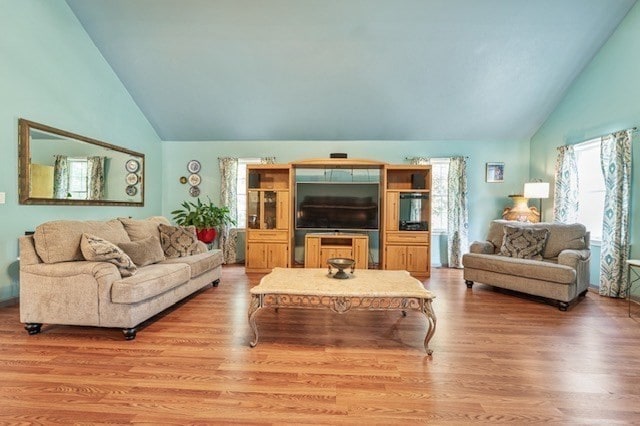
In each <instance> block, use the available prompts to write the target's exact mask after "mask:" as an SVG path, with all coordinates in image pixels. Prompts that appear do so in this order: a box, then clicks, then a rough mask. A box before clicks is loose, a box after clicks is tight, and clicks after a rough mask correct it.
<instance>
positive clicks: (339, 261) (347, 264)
mask: <svg viewBox="0 0 640 426" xmlns="http://www.w3.org/2000/svg"><path fill="white" fill-rule="evenodd" d="M327 263H328V264H329V276H330V277H332V278H335V279H338V280H346V279H348V278H350V277H351V275H349V274H347V273H346V272H344V270H345V269H348V268H351V274H353V271H355V265H356V261H355V260H354V259H347V258H344V257H332V258H331V259H328V260H327ZM331 268H336V269H337V270H338V272H336V273H335V274H333V270H332V269H331ZM331 274H333V275H331Z"/></svg>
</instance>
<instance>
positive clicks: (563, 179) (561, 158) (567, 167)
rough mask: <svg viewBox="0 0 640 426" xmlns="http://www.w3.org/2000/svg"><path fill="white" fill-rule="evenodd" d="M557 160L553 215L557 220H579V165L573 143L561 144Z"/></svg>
mask: <svg viewBox="0 0 640 426" xmlns="http://www.w3.org/2000/svg"><path fill="white" fill-rule="evenodd" d="M557 149H558V158H557V160H556V173H555V180H556V186H555V197H554V200H553V216H554V221H555V222H560V223H575V222H577V221H578V166H577V163H576V153H575V150H574V149H573V146H571V145H565V146H559V147H558V148H557Z"/></svg>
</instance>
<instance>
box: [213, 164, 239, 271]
mask: <svg viewBox="0 0 640 426" xmlns="http://www.w3.org/2000/svg"><path fill="white" fill-rule="evenodd" d="M218 165H219V166H220V182H221V185H220V203H221V204H222V205H223V206H227V207H228V208H229V216H231V218H232V219H233V220H238V203H237V195H238V189H237V180H238V159H237V158H234V157H223V158H218ZM237 244H238V238H237V231H236V230H235V228H233V225H225V226H224V227H223V228H222V229H220V248H221V249H222V254H223V256H224V262H225V263H236V261H237V251H236V247H237Z"/></svg>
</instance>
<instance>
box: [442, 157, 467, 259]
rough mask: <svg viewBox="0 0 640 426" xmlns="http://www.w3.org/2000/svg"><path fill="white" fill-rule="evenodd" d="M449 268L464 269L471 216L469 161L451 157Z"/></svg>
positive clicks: (448, 219) (448, 189)
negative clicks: (468, 182)
mask: <svg viewBox="0 0 640 426" xmlns="http://www.w3.org/2000/svg"><path fill="white" fill-rule="evenodd" d="M447 192H448V204H449V215H448V217H447V226H448V228H449V235H448V246H449V267H450V268H462V254H463V252H464V251H466V250H467V248H468V246H469V215H468V210H467V160H466V159H465V158H464V157H451V160H450V162H449V176H448V188H447Z"/></svg>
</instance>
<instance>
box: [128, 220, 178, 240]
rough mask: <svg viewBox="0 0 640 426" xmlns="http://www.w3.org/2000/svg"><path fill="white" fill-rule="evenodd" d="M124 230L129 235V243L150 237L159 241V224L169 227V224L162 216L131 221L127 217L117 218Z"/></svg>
mask: <svg viewBox="0 0 640 426" xmlns="http://www.w3.org/2000/svg"><path fill="white" fill-rule="evenodd" d="M118 220H119V221H120V222H122V225H123V226H124V229H125V230H126V231H127V234H129V238H130V239H131V241H138V240H144V239H145V238H148V237H150V236H155V237H156V238H158V241H160V230H159V229H158V225H159V224H161V223H162V224H163V225H171V222H169V220H168V219H167V218H165V217H163V216H152V217H149V218H147V219H131V218H128V217H120V218H118Z"/></svg>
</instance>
